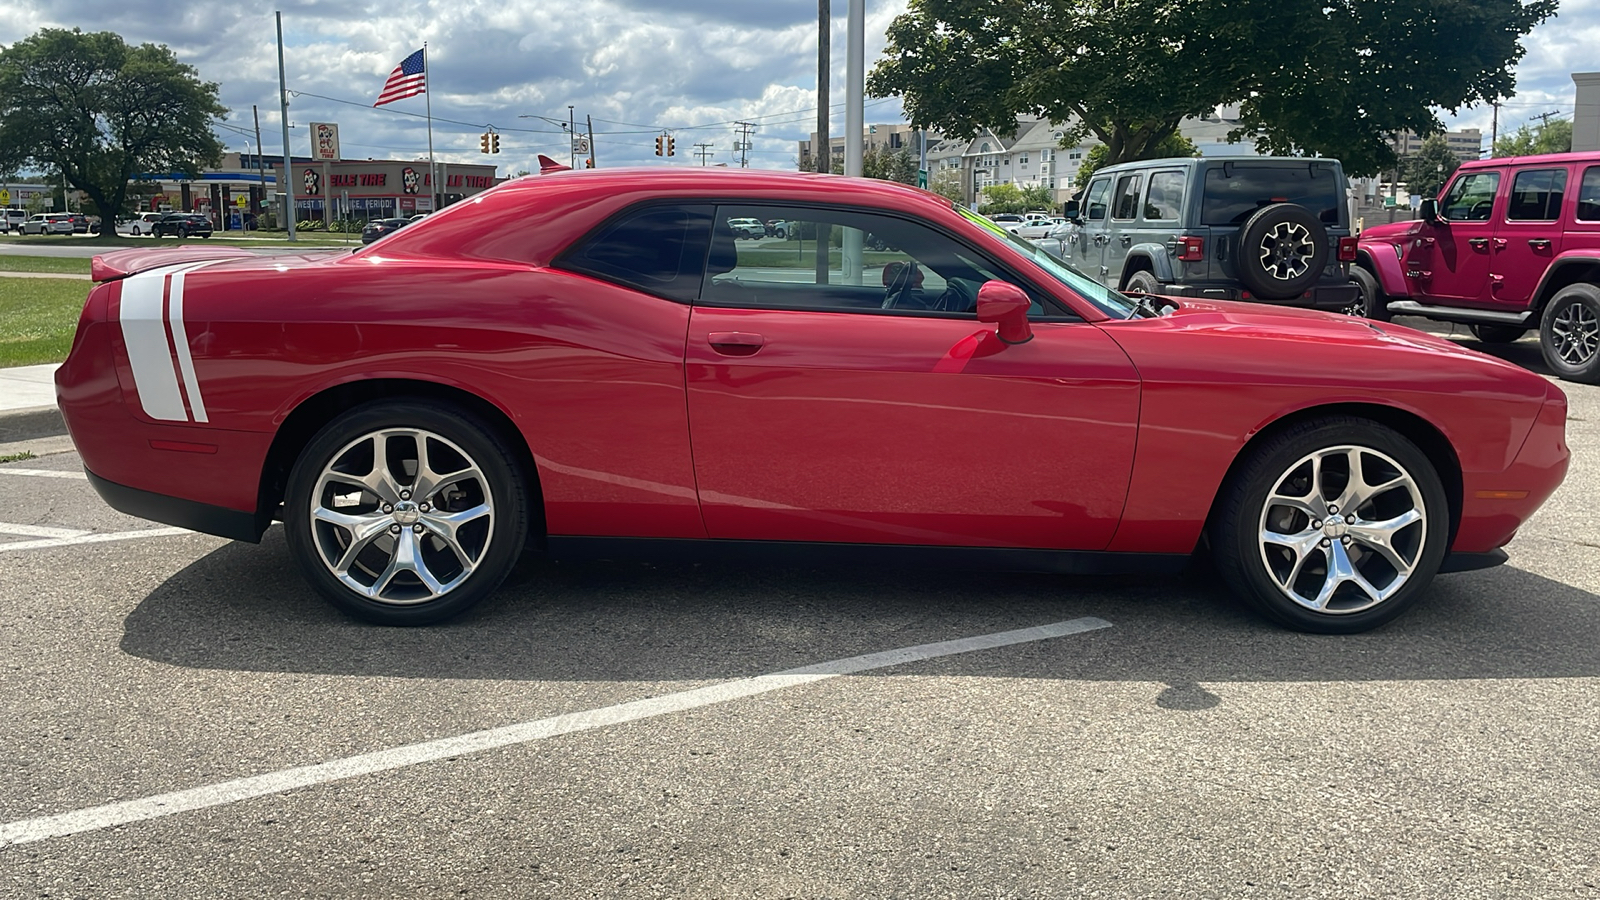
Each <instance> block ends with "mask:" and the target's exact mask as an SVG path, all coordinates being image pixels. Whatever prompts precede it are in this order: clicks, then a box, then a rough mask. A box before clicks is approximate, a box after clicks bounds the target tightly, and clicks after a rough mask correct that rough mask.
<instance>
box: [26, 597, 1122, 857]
mask: <svg viewBox="0 0 1600 900" xmlns="http://www.w3.org/2000/svg"><path fill="white" fill-rule="evenodd" d="M1110 627H1111V623H1110V622H1107V621H1105V620H1104V619H1097V618H1094V617H1093V616H1085V617H1084V618H1081V619H1071V620H1069V621H1066V622H1054V623H1052V624H1049V625H1039V626H1037V627H1034V628H1021V629H1018V630H1016V631H1001V632H996V633H994V634H985V635H979V636H977V637H970V638H961V639H958V640H953V641H940V642H938V643H935V644H922V645H920V646H916V647H904V648H901V649H899V650H886V651H884V652H882V653H868V654H866V655H864V656H852V657H849V658H847V659H836V660H833V661H832V662H825V663H818V664H817V665H813V666H804V667H802V668H799V669H788V670H785V671H782V672H774V673H772V674H770V675H758V676H756V677H754V678H741V679H739V680H737V681H725V682H722V683H721V684H713V685H707V686H706V687H702V688H695V689H693V690H688V691H680V692H679V693H676V694H667V695H665V696H662V697H651V698H649V699H646V700H635V701H633V702H631V703H619V704H617V705H615V706H606V707H602V708H600V709H591V710H587V711H584V712H575V713H567V714H566V715H561V716H554V717H552V718H549V719H538V720H536V721H532V722H522V723H519V724H516V725H506V726H503V727H501V728H490V729H487V730H485V731H474V732H471V733H468V734H463V735H460V736H458V737H450V738H440V739H438V740H433V741H424V742H422V743H420V744H411V745H408V746H405V747H395V748H393V749H389V750H379V751H376V752H373V753H363V754H361V755H359V756H347V757H345V758H343V759H335V760H330V761H329V762H325V763H318V764H316V765H311V766H300V767H297V768H293V769H284V770H282V771H280V772H270V773H267V774H265V775H256V776H253V777H250V778H240V779H237V780H234V781H224V782H222V783H220V784H213V785H207V786H206V787H198V788H191V789H189V790H186V791H174V792H172V793H169V794H157V795H156V796H153V797H145V798H143V799H139V800H127V801H124V802H122V803H108V804H106V805H104V806H93V807H89V808H88V809H80V810H76V811H74V812H67V813H61V814H59V815H54V816H41V817H39V818H36V819H23V820H20V821H17V822H8V823H6V824H4V825H0V848H3V847H8V846H11V845H14V844H29V843H33V842H34V841H42V840H46V839H48V838H53V837H64V836H66V835H69V834H79V833H81V832H85V831H95V830H98V829H101V828H110V827H113V826H116V825H126V824H128V823H130V822H141V821H144V820H147V819H156V818H160V817H162V816H170V815H174V814H176V813H181V812H188V811H190V810H196V809H206V808H208V807H212V806H223V805H226V804H229V803H238V802H240V801H242V800H249V799H252V798H255V797H265V796H268V795H270V794H281V793H283V792H285V791H292V790H294V789H296V788H303V787H310V786H313V785H318V784H326V783H328V782H330V781H340V780H343V779H346V778H354V777H357V776H360V775H370V774H372V773H374V772H384V771H388V770H391V769H400V768H404V767H407V766H415V765H420V764H422V763H427V762H433V761H435V760H440V759H448V758H450V757H454V756H464V755H466V754H469V753H482V752H484V751H486V750H493V749H496V748H499V747H510V746H514V745H517V744H527V743H531V742H533V741H542V740H544V739H545V738H551V737H557V736H559V735H563V734H573V733H575V732H579V731H589V730H592V729H595V728H604V727H605V726H607V725H618V724H621V723H623V722H636V721H639V720H640V719H649V718H653V717H655V716H662V715H666V714H668V713H675V712H683V711H684V710H689V709H695V708H697V707H701V706H710V705H712V704H716V703H726V702H727V701H729V700H738V699H741V698H744V697H753V696H755V695H757V694H764V693H767V692H768V691H776V690H780V689H782V688H786V687H795V686H797V685H803V684H811V683H813V682H817V681H823V680H826V679H829V678H837V677H838V676H840V675H850V674H853V673H856V672H866V671H870V670H872V669H883V668H887V667H889V666H898V665H904V664H905V663H910V662H917V661H920V660H924V659H934V658H936V657H940V656H951V655H953V654H957V653H971V652H973V651H975V650H990V649H993V648H996V647H1006V646H1010V645H1012V644H1023V643H1028V642H1031V641H1043V640H1049V639H1051V638H1058V637H1063V636H1065V635H1069V634H1079V633H1082V632H1085V631H1094V630H1096V629H1100V628H1110Z"/></svg>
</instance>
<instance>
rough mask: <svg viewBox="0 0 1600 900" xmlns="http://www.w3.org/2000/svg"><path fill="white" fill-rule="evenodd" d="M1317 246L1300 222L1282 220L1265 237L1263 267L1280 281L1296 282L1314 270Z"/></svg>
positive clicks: (1262, 253)
mask: <svg viewBox="0 0 1600 900" xmlns="http://www.w3.org/2000/svg"><path fill="white" fill-rule="evenodd" d="M1316 255H1317V245H1316V244H1315V243H1313V242H1312V240H1311V232H1310V231H1308V230H1307V229H1306V227H1305V226H1304V225H1301V224H1299V223H1298V222H1279V223H1278V224H1277V225H1276V226H1274V227H1273V229H1272V230H1271V231H1269V232H1267V233H1266V234H1265V235H1263V236H1262V238H1261V268H1263V269H1265V270H1266V272H1267V274H1268V275H1271V276H1272V277H1273V278H1276V279H1278V280H1279V281H1293V280H1295V279H1296V278H1299V277H1300V276H1302V275H1304V274H1305V273H1306V272H1308V271H1310V269H1311V261H1312V260H1313V259H1315V258H1316Z"/></svg>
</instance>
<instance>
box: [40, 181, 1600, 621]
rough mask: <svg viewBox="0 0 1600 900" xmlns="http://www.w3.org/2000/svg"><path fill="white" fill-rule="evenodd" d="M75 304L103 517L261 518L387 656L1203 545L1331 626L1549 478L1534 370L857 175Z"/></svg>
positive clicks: (1554, 469) (199, 262) (129, 289)
mask: <svg viewBox="0 0 1600 900" xmlns="http://www.w3.org/2000/svg"><path fill="white" fill-rule="evenodd" d="M740 219H755V220H757V221H768V220H779V221H782V222H784V223H786V228H785V235H784V237H783V238H781V239H777V238H767V239H763V240H761V241H743V240H737V239H736V238H737V235H736V234H735V232H734V229H733V228H732V227H730V225H729V222H730V220H740ZM508 223H511V224H509V225H508ZM1178 264H1179V265H1182V263H1178ZM93 273H94V279H95V281H96V282H98V284H97V285H96V286H95V287H94V288H93V290H92V291H91V292H90V294H89V298H88V301H87V303H86V305H85V307H84V311H83V317H82V320H81V321H80V323H79V325H78V333H77V338H76V340H75V341H74V343H73V347H72V353H71V356H70V357H69V359H68V360H67V362H66V364H65V365H64V366H62V368H61V369H60V371H59V373H58V374H57V376H56V382H57V389H58V394H59V398H60V404H61V409H62V411H63V412H64V413H65V416H66V420H67V424H68V426H69V427H70V429H71V432H72V437H73V440H74V442H75V443H76V444H77V446H78V449H79V450H80V451H81V453H82V455H83V460H84V465H85V467H86V468H87V470H88V472H89V478H90V480H91V482H92V483H93V484H94V485H95V487H96V488H97V489H98V490H99V492H100V494H101V496H103V497H104V498H105V499H106V500H107V502H109V503H110V504H111V505H112V506H114V507H116V508H117V509H120V510H123V511H124V512H128V513H132V514H134V515H138V516H143V517H146V518H149V519H154V520H157V521H160V522H166V523H170V524H174V525H180V526H184V527H187V528H192V529H195V530H197V531H203V532H208V533H211V534H216V535H221V536H223V537H228V538H234V539H237V540H244V541H256V540H259V539H260V537H261V535H262V533H263V532H264V531H265V530H266V528H267V527H268V525H269V524H270V523H271V522H272V521H273V520H274V519H280V520H282V521H283V523H284V529H285V534H286V538H287V541H288V545H289V547H290V550H291V552H292V554H293V556H294V557H295V559H296V560H297V562H298V564H299V566H300V567H301V569H302V570H303V572H304V574H305V576H306V578H307V579H308V580H309V581H310V582H311V583H312V584H313V585H315V586H316V588H317V589H318V590H319V591H320V592H321V593H322V594H324V595H326V596H327V598H328V599H329V600H331V601H332V602H333V603H335V604H336V605H338V606H339V607H340V608H342V609H344V610H345V611H347V612H349V613H351V614H353V615H356V616H359V617H361V618H364V619H367V620H370V621H374V622H381V623H388V624H397V625H410V624H423V623H429V622H437V621H439V620H442V619H445V618H447V617H450V616H453V615H456V614H458V613H460V612H462V611H463V610H465V609H467V608H468V607H470V606H472V605H473V604H474V603H476V602H478V601H479V600H481V599H483V597H484V596H485V595H487V594H488V593H490V592H491V591H493V590H494V589H495V588H496V586H497V585H498V584H499V583H500V582H501V580H502V579H503V578H504V577H505V576H506V573H507V572H508V571H509V570H510V569H511V567H512V565H513V564H514V563H515V561H516V559H517V556H518V554H520V553H521V552H522V551H523V549H524V548H525V547H528V546H533V547H537V548H538V549H540V550H542V551H544V552H547V553H549V554H551V555H553V556H556V557H570V556H588V557H594V556H601V557H607V558H618V557H621V556H625V555H628V556H637V555H655V556H666V557H669V558H673V559H690V558H695V557H703V556H710V555H714V556H718V557H722V558H727V557H740V558H749V557H761V558H771V557H774V556H781V555H784V554H789V555H794V554H798V555H800V556H802V557H803V558H805V559H807V560H816V561H824V560H826V561H868V560H871V561H877V562H898V563H911V564H917V565H920V564H924V563H927V564H938V565H956V566H963V567H977V568H991V569H1004V570H1031V571H1050V572H1064V573H1109V572H1128V571H1141V572H1149V571H1159V570H1163V569H1167V570H1173V569H1177V568H1180V567H1182V566H1184V565H1185V564H1186V563H1187V562H1188V561H1189V559H1190V558H1191V556H1193V555H1194V554H1195V553H1196V552H1197V551H1198V550H1200V549H1202V548H1205V549H1207V550H1209V553H1210V554H1211V555H1212V556H1213V557H1214V559H1215V561H1216V564H1217V566H1218V568H1219V569H1220V570H1221V573H1222V575H1223V576H1224V578H1225V579H1226V581H1227V582H1228V583H1229V584H1230V585H1231V586H1232V588H1233V589H1234V590H1235V591H1236V592H1237V593H1238V594H1239V595H1240V596H1241V597H1243V598H1246V599H1247V600H1248V601H1249V602H1251V603H1252V604H1253V605H1254V606H1255V607H1256V608H1258V609H1259V610H1260V611H1261V612H1262V613H1264V614H1265V615H1267V616H1269V617H1270V618H1272V619H1274V620H1276V621H1278V622H1280V623H1282V624H1284V625H1287V626H1289V627H1293V628H1298V629H1303V630H1307V631H1317V632H1356V631H1362V630H1365V629H1368V628H1372V627H1375V626H1377V625H1380V624H1382V623H1384V622H1387V621H1389V620H1390V619H1393V618H1394V617H1395V616H1397V615H1399V614H1400V613H1401V612H1402V611H1403V610H1405V609H1406V608H1407V607H1408V606H1410V605H1411V604H1412V603H1414V602H1416V600H1417V599H1418V597H1419V596H1421V594H1422V593H1423V592H1424V591H1425V590H1426V588H1427V586H1428V584H1429V582H1430V581H1431V580H1432V579H1433V576H1434V575H1435V574H1436V573H1439V572H1451V571H1463V570H1467V569H1476V568H1483V567H1486V566H1491V565H1495V564H1497V563H1499V562H1502V561H1504V560H1505V559H1506V555H1505V553H1504V551H1502V550H1500V549H1499V548H1500V547H1501V546H1502V545H1504V544H1505V543H1506V542H1507V541H1509V540H1511V538H1512V536H1513V535H1514V534H1515V532H1516V530H1517V528H1518V526H1519V525H1521V524H1522V522H1524V521H1525V520H1526V519H1527V518H1528V516H1529V515H1531V514H1532V513H1533V511H1534V510H1535V509H1537V508H1538V506H1539V504H1540V503H1541V502H1543V501H1544V500H1545V498H1546V497H1548V496H1549V495H1550V493H1551V492H1552V491H1554V490H1555V488H1556V486H1557V485H1558V484H1560V482H1561V479H1562V476H1563V475H1564V474H1565V471H1566V466H1567V455H1568V454H1567V449H1566V447H1565V445H1564V429H1565V417H1566V398H1565V396H1564V395H1563V394H1562V392H1561V391H1560V390H1559V389H1558V388H1557V387H1555V386H1554V385H1553V384H1551V383H1549V382H1547V381H1546V380H1545V379H1543V378H1540V377H1538V376H1536V375H1533V374H1530V373H1528V372H1526V371H1523V370H1521V369H1519V368H1516V367H1514V366H1511V365H1508V364H1506V363H1503V362H1500V361H1498V360H1495V359H1492V358H1490V357H1487V356H1483V355H1480V354H1478V353H1474V352H1471V351H1468V350H1465V349H1462V348H1460V347H1458V346H1456V345H1454V344H1452V343H1449V342H1447V341H1443V340H1440V339H1438V338H1435V337H1431V336H1429V335H1426V334H1422V333H1420V332H1417V331H1412V330H1410V329H1407V328H1402V327H1398V326H1394V325H1388V324H1380V323H1377V322H1371V321H1367V320H1363V319H1355V318H1347V317H1343V316H1338V315H1332V314H1325V313H1319V312H1308V311H1295V310H1288V309H1279V308H1273V307H1268V306H1258V305H1251V304H1241V303H1225V302H1210V301H1199V300H1190V299H1184V300H1169V299H1165V298H1149V297H1136V298H1135V297H1128V296H1124V295H1122V294H1118V293H1116V292H1114V291H1110V290H1107V289H1105V288H1103V287H1101V286H1099V285H1097V284H1095V283H1094V282H1093V281H1091V280H1090V279H1088V278H1085V277H1084V276H1082V275H1080V274H1079V273H1078V272H1076V271H1075V270H1073V269H1071V268H1069V267H1068V266H1066V265H1064V264H1062V263H1061V262H1060V261H1059V260H1057V259H1056V258H1054V257H1052V256H1050V255H1048V254H1046V253H1045V252H1043V251H1042V250H1039V249H1037V248H1035V247H1033V246H1032V245H1031V244H1028V243H1025V242H1022V241H1020V240H1017V239H1015V238H1013V237H1012V236H1010V235H1008V234H1006V233H1005V232H1004V231H1003V230H1002V229H1000V228H998V227H996V226H994V225H992V224H990V223H988V222H987V220H984V219H981V218H980V217H977V216H974V215H971V214H969V213H966V212H963V211H961V210H959V209H956V208H953V207H952V206H951V204H950V203H949V202H948V201H946V200H943V199H940V198H939V197H936V196H934V195H933V194H929V193H925V192H922V191H917V190H914V189H911V188H906V187H903V186H899V185H894V184H890V183H886V182H880V181H867V180H860V179H849V178H840V177H835V176H829V175H809V174H788V173H773V172H755V171H739V170H735V171H725V170H700V169H650V170H621V169H619V170H592V171H577V172H567V171H561V172H555V173H552V174H545V175H538V176H531V177H526V178H522V179H519V180H516V181H512V182H509V183H506V184H504V185H501V186H499V187H497V188H494V189H492V190H489V191H486V192H484V193H483V194H480V195H478V196H476V197H474V198H472V199H471V200H468V201H466V202H463V203H460V204H457V205H455V206H452V207H450V208H448V209H446V210H444V211H442V212H440V213H437V214H435V215H432V216H429V217H428V218H427V219H425V220H423V221H422V222H419V223H418V224H415V225H412V226H410V227H408V228H404V229H402V230H400V231H399V232H396V233H395V234H394V235H391V236H390V237H388V238H386V239H385V240H383V241H381V242H379V243H376V244H373V245H372V246H370V247H367V248H363V249H361V250H357V251H356V252H354V253H337V254H333V253H329V254H311V253H308V254H306V255H303V256H270V255H260V254H256V253H252V252H249V251H244V250H234V249H230V248H220V247H205V248H177V249H151V250H126V251H120V252H114V253H108V254H105V255H104V256H101V257H99V258H97V259H96V260H95V263H94V268H93Z"/></svg>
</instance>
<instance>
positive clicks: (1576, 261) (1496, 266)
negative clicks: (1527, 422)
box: [1351, 153, 1600, 384]
mask: <svg viewBox="0 0 1600 900" xmlns="http://www.w3.org/2000/svg"><path fill="white" fill-rule="evenodd" d="M1420 213H1421V216H1420V218H1418V219H1417V220H1416V221H1412V222H1395V223H1393V224H1385V225H1376V226H1373V227H1371V228H1368V229H1367V230H1365V231H1363V232H1362V233H1361V242H1360V246H1359V250H1358V253H1357V257H1356V268H1354V269H1353V270H1352V272H1351V274H1352V275H1353V276H1354V277H1355V278H1356V279H1357V281H1358V282H1360V284H1361V286H1362V291H1363V293H1364V294H1365V295H1366V297H1367V302H1368V303H1369V304H1371V305H1372V306H1374V307H1375V308H1382V309H1384V310H1386V312H1387V313H1389V314H1393V313H1404V314H1405V315H1410V316H1426V317H1428V318H1430V319H1437V320H1439V321H1442V322H1458V323H1461V324H1464V325H1467V326H1469V327H1470V328H1471V329H1472V333H1473V334H1474V335H1476V336H1477V338H1478V339H1479V340H1481V341H1483V342H1484V343H1489V344H1501V343H1508V342H1510V341H1515V340H1517V339H1518V338H1520V337H1522V336H1523V335H1524V334H1526V333H1527V332H1529V331H1534V330H1537V331H1538V333H1539V349H1540V351H1541V352H1542V353H1543V354H1544V361H1545V364H1546V365H1548V366H1549V367H1550V369H1551V371H1553V372H1555V373H1556V374H1557V375H1559V376H1560V377H1562V378H1565V379H1567V380H1569V381H1578V382H1584V383H1587V384H1600V153H1562V154H1556V155H1550V156H1523V157H1501V158H1498V159H1484V160H1473V161H1470V162H1466V163H1462V165H1461V167H1460V168H1459V169H1457V170H1456V172H1455V175H1454V176H1452V177H1451V179H1450V181H1449V182H1448V183H1447V184H1445V185H1444V187H1443V188H1442V189H1441V190H1440V192H1439V196H1438V197H1437V198H1429V199H1426V200H1423V201H1422V208H1421V210H1420Z"/></svg>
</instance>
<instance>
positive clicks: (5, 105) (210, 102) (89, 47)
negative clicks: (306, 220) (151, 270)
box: [0, 28, 227, 234]
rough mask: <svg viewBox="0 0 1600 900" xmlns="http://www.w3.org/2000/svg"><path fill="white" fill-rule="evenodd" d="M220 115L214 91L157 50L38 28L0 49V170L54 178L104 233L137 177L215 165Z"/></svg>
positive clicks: (104, 35)
mask: <svg viewBox="0 0 1600 900" xmlns="http://www.w3.org/2000/svg"><path fill="white" fill-rule="evenodd" d="M226 112H227V109H226V108H225V107H223V106H222V105H221V104H220V103H218V102H217V85H216V84H214V83H212V82H208V81H201V80H200V79H199V76H198V75H197V73H196V72H195V69H194V68H193V67H192V66H188V65H185V64H183V63H181V62H178V59H177V57H176V56H174V55H173V53H172V51H171V50H169V49H167V48H166V47H164V46H160V45H156V44H141V45H139V46H137V47H130V46H129V45H128V44H127V43H125V42H124V41H123V40H122V37H121V36H120V35H117V34H113V33H112V32H109V31H101V32H95V33H92V34H85V33H83V32H82V31H79V30H77V29H73V30H72V31H66V30H63V29H59V28H46V29H43V30H41V31H39V32H38V33H37V34H34V35H33V36H31V37H28V38H25V39H23V40H20V41H17V42H16V43H14V44H12V45H11V46H10V47H6V48H4V49H0V168H5V167H7V166H17V167H29V168H34V169H49V170H54V171H59V172H61V173H62V174H63V175H64V176H65V177H66V179H67V181H68V182H69V183H71V185H72V186H73V187H75V188H77V189H78V190H81V191H83V192H84V194H86V195H87V196H88V197H89V199H90V200H91V201H92V202H93V203H94V205H95V206H96V207H97V208H98V210H99V212H100V215H101V217H102V218H103V219H104V221H103V222H102V226H103V230H104V231H105V233H106V234H114V233H115V229H113V228H112V227H110V226H111V220H112V218H113V217H115V216H116V215H117V214H118V213H120V212H122V211H123V207H124V204H125V202H126V199H127V193H128V183H129V182H130V181H132V180H133V179H134V178H136V177H138V176H139V175H140V174H142V173H149V172H162V173H165V172H181V173H184V174H185V175H188V176H189V177H195V176H196V175H198V174H199V170H200V169H201V168H202V167H204V166H207V165H215V164H217V163H218V162H220V161H221V159H222V149H223V148H222V143H221V142H220V141H218V140H217V137H216V135H215V134H213V133H212V131H211V123H212V120H213V119H216V118H221V117H222V116H223V115H224V114H225V113H226Z"/></svg>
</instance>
